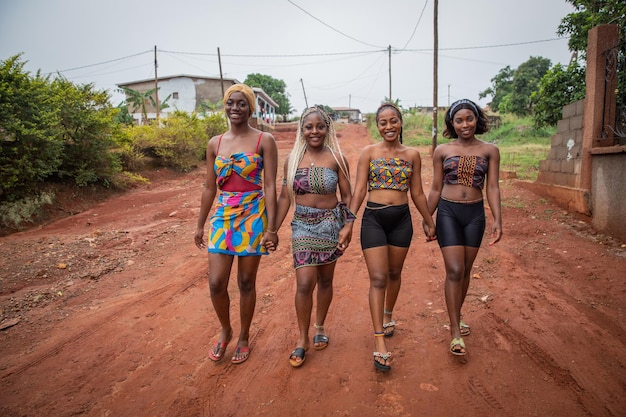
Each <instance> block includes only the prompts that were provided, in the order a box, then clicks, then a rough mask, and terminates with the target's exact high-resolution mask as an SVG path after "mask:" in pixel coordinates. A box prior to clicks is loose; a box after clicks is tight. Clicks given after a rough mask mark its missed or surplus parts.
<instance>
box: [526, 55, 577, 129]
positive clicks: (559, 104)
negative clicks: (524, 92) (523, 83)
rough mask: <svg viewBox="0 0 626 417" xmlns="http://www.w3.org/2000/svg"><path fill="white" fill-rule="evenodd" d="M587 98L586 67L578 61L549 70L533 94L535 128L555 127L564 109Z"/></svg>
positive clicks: (557, 65)
mask: <svg viewBox="0 0 626 417" xmlns="http://www.w3.org/2000/svg"><path fill="white" fill-rule="evenodd" d="M583 98H585V67H583V66H580V65H579V64H578V62H577V61H574V62H572V63H571V64H569V65H568V66H567V67H563V66H562V65H561V64H556V65H555V66H553V67H552V68H550V69H549V70H548V72H547V73H546V74H545V75H544V76H543V78H542V79H541V82H540V83H539V90H537V91H535V92H534V93H533V94H532V97H531V101H532V102H533V103H534V107H533V120H534V122H535V126H537V127H542V126H553V125H556V124H557V122H558V121H559V120H560V119H561V116H562V113H563V107H564V106H566V105H568V104H570V103H573V102H575V101H577V100H581V99H583Z"/></svg>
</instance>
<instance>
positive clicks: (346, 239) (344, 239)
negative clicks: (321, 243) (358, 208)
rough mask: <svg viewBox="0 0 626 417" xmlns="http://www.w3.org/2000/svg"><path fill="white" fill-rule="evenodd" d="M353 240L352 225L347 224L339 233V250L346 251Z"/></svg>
mask: <svg viewBox="0 0 626 417" xmlns="http://www.w3.org/2000/svg"><path fill="white" fill-rule="evenodd" d="M351 240H352V225H348V224H346V225H345V226H344V227H342V228H341V230H340V231H339V239H338V241H337V249H339V250H341V251H345V250H346V249H348V246H350V241H351Z"/></svg>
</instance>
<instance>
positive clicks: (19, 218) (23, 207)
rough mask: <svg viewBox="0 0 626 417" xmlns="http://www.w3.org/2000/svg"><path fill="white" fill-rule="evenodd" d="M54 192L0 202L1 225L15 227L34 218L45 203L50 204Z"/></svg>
mask: <svg viewBox="0 0 626 417" xmlns="http://www.w3.org/2000/svg"><path fill="white" fill-rule="evenodd" d="M53 201H54V194H53V193H50V192H42V193H41V194H39V195H36V196H29V197H24V198H22V199H20V200H17V201H11V202H8V201H5V202H2V203H0V222H1V223H2V226H3V227H8V228H10V229H17V228H19V227H20V225H22V224H24V223H31V222H33V221H34V220H35V218H36V217H37V215H38V214H39V213H40V212H41V209H42V207H43V206H45V205H46V204H52V202H53Z"/></svg>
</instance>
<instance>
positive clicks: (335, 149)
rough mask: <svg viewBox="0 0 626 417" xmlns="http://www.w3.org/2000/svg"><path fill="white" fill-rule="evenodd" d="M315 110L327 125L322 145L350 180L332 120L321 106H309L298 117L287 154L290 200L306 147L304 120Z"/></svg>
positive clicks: (292, 196)
mask: <svg viewBox="0 0 626 417" xmlns="http://www.w3.org/2000/svg"><path fill="white" fill-rule="evenodd" d="M316 112H317V113H318V114H319V115H320V117H321V118H322V120H323V121H324V123H325V124H326V127H327V130H326V137H325V138H324V146H327V147H328V149H330V152H331V154H332V155H333V158H335V161H337V164H338V165H339V169H340V170H341V172H342V173H343V175H345V177H346V178H347V179H348V181H350V173H349V172H348V166H347V164H346V163H345V160H344V158H343V156H342V153H341V147H340V145H339V141H338V140H337V133H336V131H335V125H334V123H333V120H332V119H331V118H330V116H329V115H328V114H327V113H326V112H325V111H324V110H323V109H322V108H321V107H316V106H314V107H309V108H308V109H305V110H304V112H303V113H302V116H301V117H300V122H299V123H298V131H297V133H296V141H295V143H294V144H293V149H292V150H291V153H290V154H289V163H288V165H287V178H286V180H287V190H288V191H289V197H290V199H291V200H292V201H293V198H294V191H293V181H294V179H295V177H296V170H297V169H298V165H300V161H302V158H303V157H304V152H305V151H306V147H307V144H306V140H305V139H304V133H303V125H304V121H305V120H306V118H307V117H308V116H309V115H310V114H312V113H316ZM336 154H339V156H340V158H337V155H336Z"/></svg>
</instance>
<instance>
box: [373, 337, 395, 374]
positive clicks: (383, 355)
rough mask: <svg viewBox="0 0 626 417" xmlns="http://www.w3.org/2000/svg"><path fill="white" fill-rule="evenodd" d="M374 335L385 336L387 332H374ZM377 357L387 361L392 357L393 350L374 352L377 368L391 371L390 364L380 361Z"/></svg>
mask: <svg viewBox="0 0 626 417" xmlns="http://www.w3.org/2000/svg"><path fill="white" fill-rule="evenodd" d="M374 336H376V337H383V336H385V332H374ZM377 359H382V360H384V361H385V362H387V361H389V360H390V359H391V352H387V353H382V352H374V366H375V367H376V369H378V370H379V371H382V372H389V371H391V366H390V365H385V364H384V363H380V362H379V361H378V360H377Z"/></svg>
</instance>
